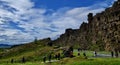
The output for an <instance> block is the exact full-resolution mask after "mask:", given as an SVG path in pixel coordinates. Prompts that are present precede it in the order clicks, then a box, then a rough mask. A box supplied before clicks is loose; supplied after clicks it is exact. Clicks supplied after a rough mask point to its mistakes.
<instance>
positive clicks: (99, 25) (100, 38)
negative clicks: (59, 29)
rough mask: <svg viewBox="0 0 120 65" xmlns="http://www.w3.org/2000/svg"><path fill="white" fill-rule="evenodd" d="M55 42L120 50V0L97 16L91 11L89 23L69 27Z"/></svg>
mask: <svg viewBox="0 0 120 65" xmlns="http://www.w3.org/2000/svg"><path fill="white" fill-rule="evenodd" d="M53 42H54V44H56V45H60V46H67V45H68V46H71V45H72V46H75V47H80V48H82V49H92V50H94V49H97V50H115V49H117V50H120V0H118V1H116V2H115V3H114V4H113V6H112V7H110V8H107V9H106V10H105V11H103V12H101V13H97V14H96V15H95V16H93V14H92V13H89V14H88V23H85V22H83V23H82V24H81V26H80V28H79V29H75V30H73V29H67V30H66V31H65V33H64V34H62V35H61V36H60V38H58V39H57V40H55V41H53Z"/></svg>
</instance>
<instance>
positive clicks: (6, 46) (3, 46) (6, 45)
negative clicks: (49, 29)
mask: <svg viewBox="0 0 120 65" xmlns="http://www.w3.org/2000/svg"><path fill="white" fill-rule="evenodd" d="M11 46H12V45H9V44H0V48H10V47H11Z"/></svg>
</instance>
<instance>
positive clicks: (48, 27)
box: [0, 0, 115, 45]
mask: <svg viewBox="0 0 120 65" xmlns="http://www.w3.org/2000/svg"><path fill="white" fill-rule="evenodd" d="M114 1H115V0H84V1H83V0H0V44H10V45H14V44H23V43H27V42H31V41H33V40H34V39H35V37H37V38H38V39H43V38H48V37H50V38H51V39H56V38H57V37H59V35H61V34H63V33H64V32H65V29H67V28H72V29H78V28H79V27H80V25H81V23H82V22H83V21H85V22H87V14H88V13H93V14H94V15H95V14H96V13H99V12H101V11H104V10H105V8H107V7H110V6H111V5H112V4H113V2H114Z"/></svg>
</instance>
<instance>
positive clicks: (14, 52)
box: [0, 38, 52, 62]
mask: <svg viewBox="0 0 120 65" xmlns="http://www.w3.org/2000/svg"><path fill="white" fill-rule="evenodd" d="M50 41H51V40H50V39H49V38H46V39H43V40H36V41H34V42H31V43H27V44H22V45H17V46H13V47H12V48H10V49H4V50H3V52H1V53H0V59H2V61H10V60H11V59H15V60H16V62H19V61H20V60H21V58H22V57H25V58H26V60H27V61H35V60H41V59H42V58H41V57H43V56H44V55H45V54H46V55H47V54H49V53H50V51H51V50H52V47H48V46H47V44H48V42H50Z"/></svg>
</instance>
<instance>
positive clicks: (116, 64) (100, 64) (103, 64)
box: [0, 57, 120, 65]
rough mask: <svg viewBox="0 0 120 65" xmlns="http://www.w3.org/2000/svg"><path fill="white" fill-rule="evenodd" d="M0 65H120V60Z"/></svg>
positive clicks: (3, 64)
mask: <svg viewBox="0 0 120 65" xmlns="http://www.w3.org/2000/svg"><path fill="white" fill-rule="evenodd" d="M0 65H120V58H91V59H84V58H82V57H75V58H64V59H62V60H60V61H59V62H53V63H41V62H27V63H13V64H11V63H2V64H0Z"/></svg>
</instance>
